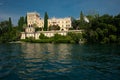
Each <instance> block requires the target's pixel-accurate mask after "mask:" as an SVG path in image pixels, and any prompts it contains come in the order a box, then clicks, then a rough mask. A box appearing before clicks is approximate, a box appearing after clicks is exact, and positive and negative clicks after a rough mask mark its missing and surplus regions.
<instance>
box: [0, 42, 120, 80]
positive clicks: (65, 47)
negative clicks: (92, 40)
mask: <svg viewBox="0 0 120 80" xmlns="http://www.w3.org/2000/svg"><path fill="white" fill-rule="evenodd" d="M0 80H120V47H119V45H79V44H39V43H36V44H33V43H21V44H18V43H16V44H13V43H12V44H0Z"/></svg>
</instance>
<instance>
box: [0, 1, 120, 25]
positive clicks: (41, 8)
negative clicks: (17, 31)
mask: <svg viewBox="0 0 120 80" xmlns="http://www.w3.org/2000/svg"><path fill="white" fill-rule="evenodd" d="M81 11H82V12H83V13H84V14H85V15H88V14H96V13H97V14H100V15H103V14H110V15H117V14H119V13H120V0H0V20H7V19H8V18H9V17H11V19H12V22H13V24H14V25H17V21H18V19H19V18H20V16H25V15H26V13H27V12H38V13H39V14H40V17H41V18H43V17H44V13H45V12H47V13H48V16H49V18H51V17H56V18H63V17H69V16H71V17H74V18H78V17H79V15H80V12H81Z"/></svg>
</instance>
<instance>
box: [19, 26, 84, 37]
mask: <svg viewBox="0 0 120 80" xmlns="http://www.w3.org/2000/svg"><path fill="white" fill-rule="evenodd" d="M68 32H74V33H82V32H83V30H69V31H37V32H35V29H34V28H33V27H26V29H25V32H21V39H26V38H29V37H33V38H34V39H39V36H40V34H41V33H42V34H44V35H45V36H47V37H53V36H54V35H55V34H60V35H63V36H66V35H67V33H68Z"/></svg>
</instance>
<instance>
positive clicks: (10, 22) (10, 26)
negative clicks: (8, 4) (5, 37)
mask: <svg viewBox="0 0 120 80" xmlns="http://www.w3.org/2000/svg"><path fill="white" fill-rule="evenodd" d="M8 22H9V24H8V27H9V31H11V29H12V21H11V17H9V21H8Z"/></svg>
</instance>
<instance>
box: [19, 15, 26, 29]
mask: <svg viewBox="0 0 120 80" xmlns="http://www.w3.org/2000/svg"><path fill="white" fill-rule="evenodd" d="M24 23H25V21H24V17H23V16H22V17H20V19H19V20H18V29H19V30H20V31H23V25H24Z"/></svg>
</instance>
